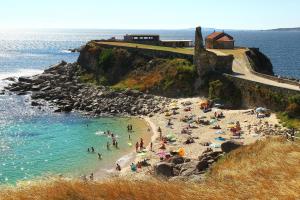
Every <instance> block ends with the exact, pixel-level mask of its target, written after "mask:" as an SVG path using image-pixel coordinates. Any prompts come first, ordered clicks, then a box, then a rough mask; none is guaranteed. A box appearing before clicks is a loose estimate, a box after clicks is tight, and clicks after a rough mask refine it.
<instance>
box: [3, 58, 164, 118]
mask: <svg viewBox="0 0 300 200" xmlns="http://www.w3.org/2000/svg"><path fill="white" fill-rule="evenodd" d="M82 71H83V69H82V67H81V66H79V65H78V64H76V63H74V64H69V63H66V62H61V63H59V64H57V65H54V66H52V67H51V68H49V69H47V70H45V72H44V73H42V74H40V75H36V76H33V77H20V78H19V80H18V82H16V83H13V84H11V85H10V86H8V87H7V88H6V89H8V90H10V91H13V92H15V93H19V94H25V93H28V92H30V93H31V94H32V95H31V98H32V100H33V102H32V103H31V104H32V106H40V105H41V104H45V101H47V102H49V103H50V104H51V105H53V106H55V107H56V108H55V112H70V111H72V110H78V111H81V112H84V113H87V114H89V115H93V116H98V115H103V114H110V115H126V114H128V115H149V114H151V113H153V112H158V111H160V107H161V105H162V104H165V103H166V102H168V99H166V98H163V97H156V96H153V95H149V94H144V93H142V92H139V91H136V90H129V89H128V90H123V91H115V90H113V89H110V88H108V87H104V86H96V85H89V84H84V83H82V82H81V81H80V75H81V74H82V73H83V72H82Z"/></svg>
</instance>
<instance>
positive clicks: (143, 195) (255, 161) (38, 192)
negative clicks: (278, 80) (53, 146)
mask: <svg viewBox="0 0 300 200" xmlns="http://www.w3.org/2000/svg"><path fill="white" fill-rule="evenodd" d="M299 164H300V145H299V142H297V143H291V142H287V141H286V140H284V139H282V138H277V139H271V138H269V139H267V140H265V141H259V142H257V143H255V144H252V145H249V146H245V147H242V148H240V149H237V150H236V151H234V152H232V153H230V154H228V155H227V156H226V157H225V158H224V159H222V160H220V161H219V162H218V163H217V164H216V165H215V166H214V167H213V168H212V170H211V171H210V172H209V173H208V178H207V180H206V181H205V182H203V183H188V182H164V181H159V180H154V179H152V180H149V181H129V180H122V179H112V180H107V181H102V182H92V183H91V182H89V183H84V182H81V181H76V180H72V181H66V180H56V181H48V182H37V183H35V184H33V185H30V186H27V187H18V188H2V190H1V193H0V199H6V200H10V199H14V200H15V199H16V200H17V199H25V200H26V199H37V200H39V199H64V200H65V199H122V200H126V199H128V200H132V199H136V200H140V199H143V200H148V199H149V200H156V199H169V200H172V199H181V200H185V199H186V200H187V199H189V200H190V199H299V198H300V192H299V191H300V168H299Z"/></svg>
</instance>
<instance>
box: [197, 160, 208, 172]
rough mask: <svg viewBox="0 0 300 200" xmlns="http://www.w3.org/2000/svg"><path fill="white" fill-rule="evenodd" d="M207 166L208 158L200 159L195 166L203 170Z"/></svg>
mask: <svg viewBox="0 0 300 200" xmlns="http://www.w3.org/2000/svg"><path fill="white" fill-rule="evenodd" d="M208 166H209V162H208V160H202V161H199V162H198V164H197V166H196V168H197V169H198V171H205V170H206V169H207V168H208Z"/></svg>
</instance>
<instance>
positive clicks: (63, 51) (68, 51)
mask: <svg viewBox="0 0 300 200" xmlns="http://www.w3.org/2000/svg"><path fill="white" fill-rule="evenodd" d="M60 52H61V53H72V51H70V50H62V51H60Z"/></svg>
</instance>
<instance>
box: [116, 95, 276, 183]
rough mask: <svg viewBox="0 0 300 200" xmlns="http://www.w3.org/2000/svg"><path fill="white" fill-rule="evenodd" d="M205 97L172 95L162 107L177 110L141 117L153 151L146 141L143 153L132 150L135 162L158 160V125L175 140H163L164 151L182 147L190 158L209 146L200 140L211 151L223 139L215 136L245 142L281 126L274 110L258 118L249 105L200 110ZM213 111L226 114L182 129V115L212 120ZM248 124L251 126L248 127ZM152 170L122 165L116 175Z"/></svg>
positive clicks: (144, 174) (142, 174)
mask: <svg viewBox="0 0 300 200" xmlns="http://www.w3.org/2000/svg"><path fill="white" fill-rule="evenodd" d="M204 100H205V99H204V98H184V99H173V100H172V103H171V104H170V105H169V106H167V107H165V109H164V110H165V111H166V110H170V109H171V108H172V107H178V110H177V112H178V114H176V115H171V116H166V112H161V113H156V114H154V116H152V117H143V119H144V120H145V121H146V122H147V123H148V126H149V127H150V128H151V129H152V132H153V135H152V138H151V141H152V142H153V151H150V145H148V146H147V148H146V153H143V154H142V156H139V155H140V154H139V153H136V154H135V159H134V163H137V162H138V161H141V160H143V159H149V161H148V163H149V164H151V165H152V166H153V165H155V163H157V162H159V156H158V155H157V153H158V152H160V151H162V150H160V149H159V148H160V147H161V145H162V142H161V140H160V138H159V136H160V134H159V132H158V127H160V128H161V130H162V136H167V135H173V136H174V138H175V140H176V141H175V142H173V143H169V142H168V143H167V144H166V150H165V152H169V151H171V150H173V151H176V150H178V149H179V148H184V150H185V157H188V158H190V159H197V158H198V156H200V155H201V154H202V153H203V152H204V151H205V150H206V149H207V148H208V146H203V143H211V144H212V145H211V146H209V147H211V148H212V149H213V150H214V151H221V148H220V147H219V146H220V145H221V144H222V143H223V141H217V140H216V139H215V138H217V137H223V138H225V139H226V141H228V140H234V141H236V142H239V143H242V144H244V145H247V144H250V143H253V142H255V141H256V140H259V139H261V138H262V137H265V136H266V135H265V134H264V130H268V129H275V128H274V127H275V124H276V125H278V128H276V129H281V128H282V127H281V126H280V125H279V122H278V120H277V118H276V115H275V114H271V116H270V117H267V118H262V119H258V118H257V117H256V115H255V114H250V109H248V110H225V109H216V108H213V109H212V111H211V112H208V113H203V111H202V110H200V106H199V103H200V102H201V101H204ZM183 102H191V105H188V106H184V105H182V103H183ZM187 107H191V111H184V109H185V108H187ZM214 112H222V113H223V114H224V116H225V118H222V119H220V120H219V121H217V122H215V123H213V124H212V125H199V124H195V123H193V126H196V127H197V128H192V129H189V130H191V134H190V135H188V134H182V133H181V130H182V129H183V128H185V127H187V126H189V124H188V123H186V122H183V121H181V119H182V118H184V117H185V116H192V115H193V116H194V119H197V118H202V119H203V120H211V118H212V117H213V116H214ZM170 113H172V112H170ZM169 119H171V122H172V124H173V125H172V126H167V123H168V120H169ZM237 121H238V122H239V123H240V126H241V128H242V131H243V134H242V136H241V138H240V139H233V138H232V133H231V132H230V128H229V126H230V125H231V124H235V123H236V122H237ZM266 124H268V125H266ZM214 125H219V126H220V127H221V129H220V130H222V131H223V132H224V134H216V132H217V131H218V130H215V129H212V128H211V127H212V126H214ZM249 125H250V126H251V127H249ZM256 129H257V130H256ZM257 133H258V134H257ZM190 137H193V138H194V143H192V144H184V142H185V141H186V140H187V139H188V138H190ZM214 146H215V147H214ZM152 174H153V170H152V167H143V168H142V169H141V170H138V172H131V170H130V167H129V166H127V167H125V168H124V169H122V171H121V172H120V173H118V175H119V176H123V177H126V178H133V179H144V178H147V177H149V175H152Z"/></svg>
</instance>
